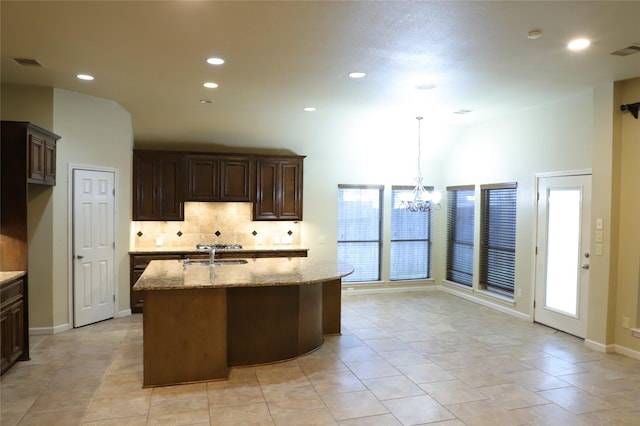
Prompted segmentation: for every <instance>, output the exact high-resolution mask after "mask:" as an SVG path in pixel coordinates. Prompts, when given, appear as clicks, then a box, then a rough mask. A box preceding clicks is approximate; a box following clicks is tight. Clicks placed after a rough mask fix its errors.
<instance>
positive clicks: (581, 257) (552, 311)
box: [534, 175, 591, 338]
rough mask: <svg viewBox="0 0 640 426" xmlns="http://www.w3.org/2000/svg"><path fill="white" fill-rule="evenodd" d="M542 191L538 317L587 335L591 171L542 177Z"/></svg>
mask: <svg viewBox="0 0 640 426" xmlns="http://www.w3.org/2000/svg"><path fill="white" fill-rule="evenodd" d="M538 197H539V199H538V235H537V248H538V255H537V258H536V283H535V286H536V289H535V302H534V303H535V304H534V320H535V321H536V322H539V323H542V324H546V325H548V326H550V327H553V328H556V329H558V330H562V331H565V332H567V333H570V334H573V335H575V336H578V337H582V338H584V337H585V336H586V332H587V293H588V291H589V257H590V253H589V244H590V223H591V175H579V176H558V177H541V178H539V180H538Z"/></svg>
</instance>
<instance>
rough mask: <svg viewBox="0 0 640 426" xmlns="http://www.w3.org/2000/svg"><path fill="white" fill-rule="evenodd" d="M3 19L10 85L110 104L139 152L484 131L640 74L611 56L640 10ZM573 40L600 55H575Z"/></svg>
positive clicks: (65, 14) (62, 9) (177, 9)
mask: <svg viewBox="0 0 640 426" xmlns="http://www.w3.org/2000/svg"><path fill="white" fill-rule="evenodd" d="M0 13H1V17H2V29H1V36H2V44H1V48H2V50H1V53H2V63H1V77H2V82H3V83H18V84H30V85H38V86H48V87H57V88H62V89H66V90H71V91H75V92H80V93H84V94H89V95H93V96H98V97H102V98H107V99H113V100H115V101H117V102H118V103H119V104H120V105H122V106H123V107H124V108H125V109H126V110H127V111H129V112H130V113H131V115H132V119H133V130H134V134H135V138H136V141H160V142H162V141H183V142H190V143H191V142H193V143H206V142H213V143H218V144H228V145H234V146H241V145H246V146H260V145H262V144H264V145H265V146H277V145H278V144H279V143H281V144H283V146H292V145H295V143H296V141H299V140H300V139H301V138H304V134H305V132H307V131H308V130H310V129H311V128H313V129H315V131H317V129H331V128H332V127H334V128H335V127H336V126H338V123H345V122H348V121H349V120H358V121H361V120H363V119H366V118H367V117H369V118H371V119H373V118H375V119H376V120H379V119H385V117H388V118H389V120H392V119H395V118H397V117H401V116H405V117H406V116H408V117H411V119H413V117H415V116H416V115H425V116H428V117H430V118H432V119H437V120H438V121H441V122H449V121H450V122H452V123H455V122H457V121H456V120H458V121H459V120H461V119H464V120H483V119H486V118H489V117H493V116H496V115H502V114H508V113H509V112H511V111H514V110H520V109H523V108H529V107H531V106H533V105H536V104H540V103H546V102H553V101H554V100H557V99H560V98H564V97H567V96H571V95H573V94H576V93H579V92H584V91H585V90H589V89H590V88H591V87H593V86H595V85H599V84H602V83H604V82H610V81H617V80H624V79H628V78H633V77H639V76H640V53H637V54H634V55H630V56H627V57H620V56H614V55H611V54H610V53H611V52H613V51H616V50H618V49H622V48H625V47H627V46H629V45H631V44H633V43H639V44H640V1H621V2H615V1H585V2H580V1H567V2H559V1H528V2H527V1H437V2H432V1H421V2H404V1H403V2H400V1H376V2H367V1H358V2H355V1H354V2H351V1H341V2H338V1H287V2H284V1H278V2H272V1H256V2H246V1H226V2H222V1H126V2H125V1H112V2H99V1H71V2H61V1H47V2H32V1H19V2H12V1H4V0H3V1H2V2H1V3H0ZM534 29H539V30H540V31H542V37H541V38H539V39H538V40H529V39H528V38H527V33H528V32H529V31H530V30H534ZM577 36H585V37H588V38H590V39H591V40H592V45H591V47H590V48H589V49H588V50H586V51H582V52H570V51H568V49H567V48H566V43H567V42H568V41H569V40H570V39H572V38H574V37H577ZM209 56H220V57H223V58H224V59H225V60H226V63H225V64H224V65H223V66H220V67H213V66H210V65H208V64H206V63H205V59H206V58H207V57H209ZM13 57H25V58H33V59H37V60H38V61H39V62H41V63H42V64H43V65H44V67H43V68H37V67H25V66H20V65H18V64H16V63H15V61H14V60H13V59H12V58H13ZM350 71H364V72H366V73H367V76H366V77H365V78H364V79H360V80H354V79H350V78H348V77H347V73H349V72H350ZM78 73H89V74H93V75H94V76H95V80H94V81H92V82H85V81H80V80H78V79H76V77H75V76H76V74H78ZM205 81H214V82H216V83H218V84H219V85H220V86H219V87H218V88H217V89H205V88H204V87H202V84H203V83H204V82H205ZM421 84H435V85H436V87H435V88H434V89H432V90H418V89H417V88H416V87H417V86H418V85H421ZM205 98H206V99H211V100H213V101H214V103H212V104H208V105H203V104H201V103H200V99H205ZM639 101H640V99H639ZM306 106H314V107H316V108H317V111H316V112H313V113H307V112H303V111H302V108H303V107H306ZM461 109H467V110H471V111H472V112H471V113H470V114H467V115H466V116H464V117H461V116H460V115H459V114H454V111H457V110H461ZM309 122H313V126H312V127H308V128H306V123H309Z"/></svg>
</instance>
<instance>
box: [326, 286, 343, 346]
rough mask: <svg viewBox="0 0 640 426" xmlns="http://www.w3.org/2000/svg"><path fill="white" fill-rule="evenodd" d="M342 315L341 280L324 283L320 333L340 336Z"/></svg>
mask: <svg viewBox="0 0 640 426" xmlns="http://www.w3.org/2000/svg"><path fill="white" fill-rule="evenodd" d="M341 315H342V279H340V278H338V279H337V280H331V281H325V282H324V283H323V285H322V331H323V333H324V334H340V332H341V330H340V328H341V318H340V317H341Z"/></svg>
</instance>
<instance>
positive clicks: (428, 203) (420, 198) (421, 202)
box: [400, 117, 440, 212]
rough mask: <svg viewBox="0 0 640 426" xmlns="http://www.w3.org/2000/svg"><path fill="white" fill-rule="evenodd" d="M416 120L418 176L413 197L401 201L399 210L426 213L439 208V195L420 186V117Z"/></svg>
mask: <svg viewBox="0 0 640 426" xmlns="http://www.w3.org/2000/svg"><path fill="white" fill-rule="evenodd" d="M416 120H418V176H416V186H415V188H413V197H412V198H411V199H407V200H402V201H401V203H400V208H401V209H406V210H409V211H411V212H428V211H431V209H438V208H439V207H440V194H439V193H438V192H435V191H428V190H427V189H426V188H425V187H424V185H422V169H421V168H420V154H421V148H422V147H421V143H420V122H421V121H422V117H416Z"/></svg>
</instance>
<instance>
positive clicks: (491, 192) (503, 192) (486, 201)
mask: <svg viewBox="0 0 640 426" xmlns="http://www.w3.org/2000/svg"><path fill="white" fill-rule="evenodd" d="M480 192H481V194H482V206H481V208H482V218H481V222H482V223H481V228H480V285H482V286H483V287H484V288H485V289H486V290H490V291H495V292H497V293H500V294H503V295H507V296H511V297H513V288H514V281H515V263H516V262H515V260H516V201H517V184H515V183H511V184H498V185H482V186H481V187H480Z"/></svg>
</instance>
